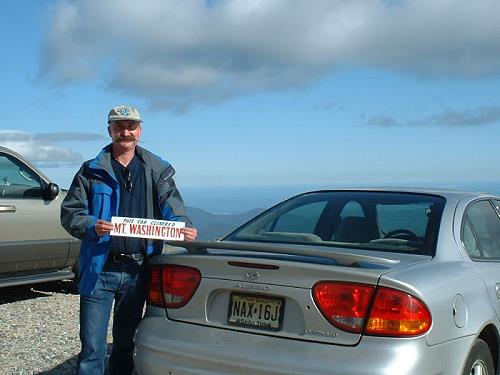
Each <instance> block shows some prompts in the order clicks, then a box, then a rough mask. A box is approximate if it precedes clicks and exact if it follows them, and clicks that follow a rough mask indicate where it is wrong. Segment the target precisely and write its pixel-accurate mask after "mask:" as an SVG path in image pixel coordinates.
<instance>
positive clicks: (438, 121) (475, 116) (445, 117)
mask: <svg viewBox="0 0 500 375" xmlns="http://www.w3.org/2000/svg"><path fill="white" fill-rule="evenodd" d="M495 123H500V105H497V106H489V107H480V108H476V109H471V110H467V111H461V112H459V111H444V112H441V113H436V114H433V115H430V116H427V117H423V118H419V119H413V120H406V121H403V120H398V119H396V118H394V117H393V116H390V115H386V114H379V115H376V116H373V117H371V118H369V119H368V120H367V121H366V124H368V125H375V126H381V127H384V126H447V127H477V126H486V125H491V124H495Z"/></svg>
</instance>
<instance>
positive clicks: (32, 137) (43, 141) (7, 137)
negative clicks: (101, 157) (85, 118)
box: [0, 130, 105, 167]
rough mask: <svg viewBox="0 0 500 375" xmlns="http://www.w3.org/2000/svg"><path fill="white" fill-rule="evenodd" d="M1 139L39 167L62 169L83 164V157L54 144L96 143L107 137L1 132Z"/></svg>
mask: <svg viewBox="0 0 500 375" xmlns="http://www.w3.org/2000/svg"><path fill="white" fill-rule="evenodd" d="M0 139H1V142H0V145H2V146H4V147H7V148H10V149H11V150H14V151H16V152H18V153H19V154H21V155H23V156H24V157H25V158H26V159H28V160H30V161H31V162H33V163H35V164H37V165H38V166H43V167H62V166H76V165H79V164H81V162H82V161H83V156H82V154H81V153H79V152H74V151H72V150H71V149H69V148H66V147H61V146H59V145H57V144H54V143H58V142H64V141H77V142H83V141H94V140H102V139H105V137H104V136H101V135H97V134H87V133H28V132H22V131H17V130H0Z"/></svg>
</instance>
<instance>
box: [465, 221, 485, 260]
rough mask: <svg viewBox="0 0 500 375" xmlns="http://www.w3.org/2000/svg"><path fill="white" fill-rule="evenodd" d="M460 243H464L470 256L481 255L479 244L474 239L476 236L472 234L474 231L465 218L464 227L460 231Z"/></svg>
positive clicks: (477, 256)
mask: <svg viewBox="0 0 500 375" xmlns="http://www.w3.org/2000/svg"><path fill="white" fill-rule="evenodd" d="M462 243H463V244H464V247H465V249H466V250H467V252H468V253H469V255H470V256H471V257H472V258H480V257H481V251H480V249H479V244H478V243H477V241H476V237H475V236H474V232H473V230H472V227H471V225H470V222H469V220H466V221H465V224H464V229H463V232H462Z"/></svg>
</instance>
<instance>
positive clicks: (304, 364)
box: [134, 317, 474, 375]
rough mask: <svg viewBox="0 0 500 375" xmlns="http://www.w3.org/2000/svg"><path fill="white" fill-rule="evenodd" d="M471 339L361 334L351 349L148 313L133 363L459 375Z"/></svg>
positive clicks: (237, 370)
mask: <svg viewBox="0 0 500 375" xmlns="http://www.w3.org/2000/svg"><path fill="white" fill-rule="evenodd" d="M473 340H474V337H472V336H469V337H464V338H460V339H456V340H453V341H448V342H446V343H443V344H439V345H435V346H428V345H427V344H426V342H425V337H419V338H413V339H393V338H380V337H377V338H375V337H363V338H362V339H361V342H360V343H359V344H358V345H357V346H351V347H349V346H339V345H330V344H323V343H315V342H305V341H299V340H290V339H282V338H276V337H270V336H261V335H256V334H247V333H241V332H236V331H232V330H225V329H219V328H212V327H206V326H199V325H195V324H189V323H180V322H174V321H170V320H168V319H167V318H164V317H149V318H145V319H144V320H143V321H142V322H141V323H140V325H139V329H138V331H137V334H136V337H135V342H136V348H135V352H134V362H135V366H136V370H137V371H138V373H139V374H141V375H149V374H169V375H216V374H218V375H222V374H227V375H229V374H243V375H245V374H248V375H250V374H251V375H255V374H266V375H285V374H287V375H298V374H301V375H302V374H307V373H309V374H329V375H389V374H391V375H393V374H398V375H422V374H427V375H432V374H441V375H445V374H449V375H456V374H459V373H461V371H462V365H463V362H464V361H465V358H466V356H467V353H468V350H469V348H470V346H471V345H472V342H473Z"/></svg>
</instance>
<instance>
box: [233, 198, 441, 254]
mask: <svg viewBox="0 0 500 375" xmlns="http://www.w3.org/2000/svg"><path fill="white" fill-rule="evenodd" d="M444 204H445V199H444V198H443V197H440V196H435V195H428V194H415V193H400V192H378V191H377V192H373V191H319V192H312V193H306V194H302V195H299V196H296V197H293V198H291V199H289V200H287V201H285V202H283V203H281V204H278V205H277V206H274V207H272V208H270V209H269V210H267V211H265V212H263V213H262V214H261V215H259V216H257V217H256V218H254V219H253V220H251V221H249V222H248V223H246V224H244V225H243V226H241V227H240V228H238V229H237V230H236V231H234V232H233V233H231V234H230V235H229V236H227V237H226V238H225V240H231V241H255V242H277V243H294V244H311V245H321V246H335V247H349V248H362V249H371V250H377V251H393V252H403V253H413V254H425V255H434V253H435V247H436V242H437V234H438V229H439V223H440V221H441V215H442V212H443V207H444Z"/></svg>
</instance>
